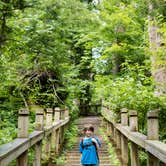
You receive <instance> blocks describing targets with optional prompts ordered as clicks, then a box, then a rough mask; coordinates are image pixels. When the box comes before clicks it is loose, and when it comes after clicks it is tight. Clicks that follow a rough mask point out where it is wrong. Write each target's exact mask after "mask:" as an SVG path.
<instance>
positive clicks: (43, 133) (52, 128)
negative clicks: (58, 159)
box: [0, 109, 70, 166]
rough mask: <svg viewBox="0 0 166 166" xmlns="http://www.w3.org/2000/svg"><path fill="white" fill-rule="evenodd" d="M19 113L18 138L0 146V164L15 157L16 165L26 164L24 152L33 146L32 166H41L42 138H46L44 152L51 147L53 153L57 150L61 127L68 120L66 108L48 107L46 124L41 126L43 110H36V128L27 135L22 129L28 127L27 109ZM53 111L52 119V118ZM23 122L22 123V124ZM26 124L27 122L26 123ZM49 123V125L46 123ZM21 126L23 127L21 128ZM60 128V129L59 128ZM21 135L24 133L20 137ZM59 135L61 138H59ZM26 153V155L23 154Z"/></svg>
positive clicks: (26, 165) (23, 165)
mask: <svg viewBox="0 0 166 166" xmlns="http://www.w3.org/2000/svg"><path fill="white" fill-rule="evenodd" d="M21 113H22V114H19V122H18V124H19V125H20V124H21V125H22V126H19V125H18V126H19V130H20V131H19V132H18V138H16V139H14V140H13V141H11V142H9V143H7V144H4V145H2V146H0V166H6V165H8V164H9V163H10V162H11V161H13V160H14V159H17V163H18V166H28V161H27V154H26V153H25V152H27V151H28V149H30V148H31V147H32V146H35V158H36V160H35V161H34V164H33V165H34V166H41V154H42V148H41V146H42V140H44V139H47V142H46V145H45V152H46V153H47V154H48V155H49V154H50V151H51V149H53V150H54V151H55V153H58V152H59V149H60V147H59V144H60V143H62V142H63V140H62V139H63V137H64V136H63V135H64V133H62V132H61V131H62V129H63V128H64V127H65V126H66V125H67V123H68V122H69V120H70V117H69V115H68V110H65V111H64V110H63V111H60V109H59V111H57V109H54V110H53V109H51V111H50V109H49V111H47V114H46V126H45V127H44V128H43V120H44V119H43V118H44V117H43V110H38V111H37V112H36V130H35V131H33V132H32V133H31V134H30V135H28V136H27V137H26V136H25V133H27V131H24V130H23V128H24V129H26V128H28V127H27V126H25V125H26V119H27V116H28V113H27V110H24V111H23V112H21ZM53 113H54V119H53V116H52V115H53ZM53 120H54V121H53ZM20 121H21V122H20ZM22 122H23V123H24V125H23V124H22ZM27 124H28V123H27ZM48 124H49V125H48ZM22 127H23V128H22ZM60 128H61V130H59V129H60ZM21 135H24V136H23V137H22V138H21ZM60 135H61V136H62V138H60ZM25 154H26V155H25Z"/></svg>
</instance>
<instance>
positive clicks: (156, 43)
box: [148, 0, 166, 95]
mask: <svg viewBox="0 0 166 166" xmlns="http://www.w3.org/2000/svg"><path fill="white" fill-rule="evenodd" d="M154 10H155V9H154V5H153V3H152V1H151V0H149V16H148V33H149V44H150V53H151V65H152V67H151V68H152V71H151V72H152V76H153V77H154V80H155V82H156V92H155V93H156V95H160V94H164V93H166V68H165V67H164V66H163V65H162V64H161V62H162V57H160V56H159V55H158V54H159V49H161V35H160V33H159V31H158V30H159V26H158V25H157V20H156V18H155V16H153V15H154V13H153V12H154Z"/></svg>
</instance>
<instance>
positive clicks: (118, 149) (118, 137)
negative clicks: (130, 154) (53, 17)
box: [116, 130, 121, 155]
mask: <svg viewBox="0 0 166 166" xmlns="http://www.w3.org/2000/svg"><path fill="white" fill-rule="evenodd" d="M116 143H117V151H118V153H119V155H120V153H121V152H120V149H121V133H120V132H119V131H118V130H117V137H116Z"/></svg>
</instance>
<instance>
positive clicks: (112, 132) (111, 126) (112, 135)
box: [110, 123, 114, 140]
mask: <svg viewBox="0 0 166 166" xmlns="http://www.w3.org/2000/svg"><path fill="white" fill-rule="evenodd" d="M110 132H111V140H113V139H114V126H113V124H112V123H110Z"/></svg>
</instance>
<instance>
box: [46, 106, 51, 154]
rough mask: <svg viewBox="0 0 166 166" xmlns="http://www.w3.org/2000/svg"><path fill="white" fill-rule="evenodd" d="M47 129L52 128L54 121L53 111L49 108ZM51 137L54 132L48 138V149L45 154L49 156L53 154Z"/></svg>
mask: <svg viewBox="0 0 166 166" xmlns="http://www.w3.org/2000/svg"><path fill="white" fill-rule="evenodd" d="M46 111H47V112H46V128H47V127H50V126H52V124H53V123H52V120H53V109H52V108H47V110H46ZM51 135H52V132H51V133H50V134H49V135H48V136H47V137H46V147H45V148H46V149H45V152H46V154H47V155H48V156H50V152H51Z"/></svg>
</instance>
